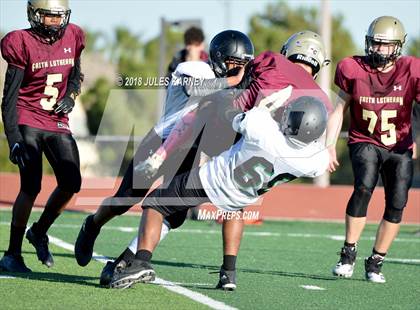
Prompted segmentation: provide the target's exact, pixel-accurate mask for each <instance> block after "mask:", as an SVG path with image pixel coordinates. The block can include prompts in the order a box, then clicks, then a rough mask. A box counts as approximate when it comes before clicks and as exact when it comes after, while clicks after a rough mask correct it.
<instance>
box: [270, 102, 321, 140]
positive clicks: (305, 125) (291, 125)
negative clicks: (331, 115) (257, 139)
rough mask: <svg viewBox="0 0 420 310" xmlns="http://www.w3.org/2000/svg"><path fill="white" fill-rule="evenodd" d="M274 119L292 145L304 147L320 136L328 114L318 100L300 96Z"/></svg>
mask: <svg viewBox="0 0 420 310" xmlns="http://www.w3.org/2000/svg"><path fill="white" fill-rule="evenodd" d="M274 119H275V120H277V121H278V123H279V126H280V130H281V132H282V133H283V134H284V136H285V137H286V138H287V139H288V140H289V141H290V142H291V143H292V144H293V145H295V146H297V147H304V146H306V145H307V144H309V143H311V142H312V141H315V140H316V139H318V138H319V137H321V136H322V134H323V133H324V131H325V129H326V127H327V120H328V113H327V110H326V108H325V105H324V103H322V101H321V100H320V99H318V98H315V97H311V96H302V97H298V98H296V99H294V100H292V101H291V102H290V103H289V104H288V105H287V106H286V107H285V109H284V110H283V113H281V114H280V115H278V114H276V115H275V116H274Z"/></svg>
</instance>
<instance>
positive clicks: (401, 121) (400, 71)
mask: <svg viewBox="0 0 420 310" xmlns="http://www.w3.org/2000/svg"><path fill="white" fill-rule="evenodd" d="M335 84H336V85H337V86H338V87H340V88H341V89H342V90H343V91H345V92H346V93H348V94H349V95H350V96H351V102H350V114H351V120H350V129H349V141H348V143H349V144H352V143H358V142H368V143H372V144H375V145H378V146H380V147H383V148H386V149H388V150H392V151H397V152H401V151H405V150H407V149H410V148H412V145H413V140H412V132H411V110H412V105H413V101H417V102H420V59H419V58H417V57H411V56H403V57H400V58H399V59H398V60H397V61H396V63H395V66H394V68H393V69H392V70H391V71H390V72H387V73H382V72H378V71H377V70H372V69H371V68H370V67H369V66H368V65H367V64H366V62H365V60H364V57H359V56H353V57H347V58H345V59H343V60H342V61H340V62H339V63H338V65H337V70H336V73H335Z"/></svg>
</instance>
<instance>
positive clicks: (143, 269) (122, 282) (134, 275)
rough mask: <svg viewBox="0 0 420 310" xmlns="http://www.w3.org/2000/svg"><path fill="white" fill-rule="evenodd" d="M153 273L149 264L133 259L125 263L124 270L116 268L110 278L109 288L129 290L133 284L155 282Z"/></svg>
mask: <svg viewBox="0 0 420 310" xmlns="http://www.w3.org/2000/svg"><path fill="white" fill-rule="evenodd" d="M155 275H156V273H155V271H154V270H153V267H152V265H151V264H150V263H149V262H146V261H143V260H139V259H134V260H132V261H130V262H128V263H127V265H126V266H125V268H116V269H115V271H114V276H113V277H112V280H111V283H110V287H111V288H119V289H124V288H129V287H131V286H132V285H133V284H135V283H138V282H142V283H149V282H151V281H154V280H155Z"/></svg>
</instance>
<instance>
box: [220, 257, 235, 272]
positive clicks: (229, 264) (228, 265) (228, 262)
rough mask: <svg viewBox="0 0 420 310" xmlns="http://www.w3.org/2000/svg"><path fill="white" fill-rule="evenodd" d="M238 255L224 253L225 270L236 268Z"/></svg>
mask: <svg viewBox="0 0 420 310" xmlns="http://www.w3.org/2000/svg"><path fill="white" fill-rule="evenodd" d="M235 265H236V256H235V255H223V266H222V268H223V269H224V270H235Z"/></svg>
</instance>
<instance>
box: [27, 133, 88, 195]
mask: <svg viewBox="0 0 420 310" xmlns="http://www.w3.org/2000/svg"><path fill="white" fill-rule="evenodd" d="M19 130H20V133H21V135H22V137H23V140H24V143H25V147H26V150H27V152H28V156H29V162H28V163H25V167H24V168H23V169H19V170H20V182H21V190H22V191H23V192H25V193H26V194H28V195H31V196H35V195H37V194H38V193H39V191H40V190H41V180H42V153H44V154H45V156H46V158H47V160H48V162H49V163H50V165H51V167H52V169H53V170H54V174H55V177H56V179H57V185H58V187H59V188H60V189H61V190H63V191H65V192H71V193H77V192H78V191H79V190H80V186H81V175H80V161H79V151H78V149H77V145H76V141H75V140H74V139H73V136H72V135H71V134H66V133H57V132H51V131H45V130H42V129H37V128H33V127H29V126H25V125H21V126H19Z"/></svg>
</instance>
